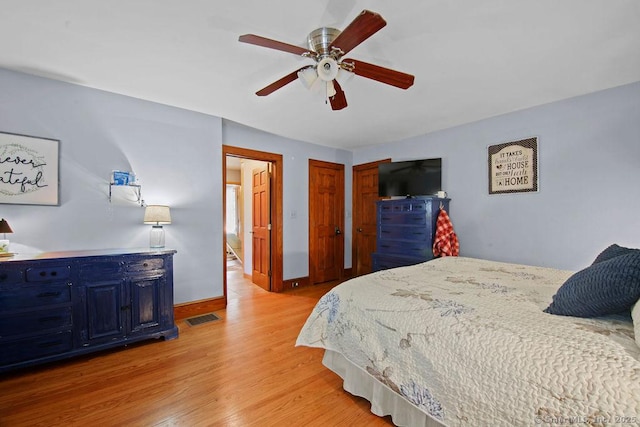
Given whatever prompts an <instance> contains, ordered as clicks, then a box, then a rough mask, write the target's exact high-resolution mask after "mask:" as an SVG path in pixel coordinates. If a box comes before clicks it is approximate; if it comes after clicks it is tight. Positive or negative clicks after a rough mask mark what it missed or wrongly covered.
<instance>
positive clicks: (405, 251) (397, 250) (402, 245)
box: [377, 240, 433, 258]
mask: <svg viewBox="0 0 640 427" xmlns="http://www.w3.org/2000/svg"><path fill="white" fill-rule="evenodd" d="M377 250H378V253H383V254H398V255H406V256H410V257H419V258H432V257H433V248H432V247H431V245H430V244H429V242H413V241H401V240H380V241H378V247H377Z"/></svg>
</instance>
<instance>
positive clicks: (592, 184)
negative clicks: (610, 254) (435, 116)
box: [354, 83, 640, 270]
mask: <svg viewBox="0 0 640 427" xmlns="http://www.w3.org/2000/svg"><path fill="white" fill-rule="evenodd" d="M487 102H490V100H487ZM531 136H537V137H538V147H539V177H540V179H539V191H538V192H537V193H519V194H499V195H489V194H488V189H487V186H488V184H487V147H488V146H489V145H494V144H499V143H504V142H509V141H515V140H520V139H524V138H528V137H531ZM387 157H392V158H393V160H408V159H416V158H428V157H442V158H443V169H444V170H443V187H444V188H443V189H444V190H446V191H447V192H448V193H449V196H450V197H451V198H452V202H451V207H450V209H451V218H452V222H453V225H454V227H455V229H456V232H457V234H458V237H459V239H460V244H461V254H462V255H465V256H472V257H480V258H488V259H493V260H500V261H507V262H517V263H524V264H533V265H543V266H550V267H556V268H563V269H570V270H576V269H580V268H583V267H584V266H585V265H587V264H589V263H590V262H591V261H593V258H594V257H595V256H596V255H597V254H598V253H599V252H600V251H601V250H602V249H604V248H605V247H606V246H607V245H609V244H611V243H618V244H620V245H627V246H631V247H640V83H634V84H630V85H626V86H622V87H618V88H614V89H610V90H606V91H601V92H596V93H592V94H589V95H585V96H580V97H576V98H572V99H568V100H564V101H561V102H556V103H552V104H547V105H543V106H539V107H535V108H530V109H527V110H523V111H519V112H514V113H510V114H505V115H502V116H499V117H493V118H490V119H486V120H482V121H479V122H475V123H470V124H466V125H463V126H458V127H455V128H451V129H446V130H443V131H439V132H434V133H430V134H427V135H422V136H419V137H415V138H410V139H407V140H403V141H398V142H393V143H387V144H383V145H379V146H375V147H368V148H362V149H358V150H355V152H354V164H361V163H366V162H369V161H373V160H377V159H382V158H387Z"/></svg>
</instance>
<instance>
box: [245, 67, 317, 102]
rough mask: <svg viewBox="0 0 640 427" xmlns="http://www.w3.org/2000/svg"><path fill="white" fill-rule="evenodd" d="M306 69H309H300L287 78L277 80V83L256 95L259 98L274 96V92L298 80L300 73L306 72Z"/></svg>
mask: <svg viewBox="0 0 640 427" xmlns="http://www.w3.org/2000/svg"><path fill="white" fill-rule="evenodd" d="M305 68H307V67H302V68H300V69H298V70H295V71H294V72H293V73H291V74H287V75H286V76H284V77H283V78H281V79H280V80H276V81H275V82H273V83H271V84H270V85H269V86H266V87H264V88H262V89H260V90H259V91H257V92H256V95H258V96H267V95H270V94H272V93H273V92H275V91H276V90H278V89H280V88H281V87H283V86H286V85H288V84H289V83H291V82H292V81H294V80H296V79H297V78H298V71H300V70H304V69H305Z"/></svg>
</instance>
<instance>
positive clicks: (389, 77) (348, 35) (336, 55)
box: [238, 10, 414, 110]
mask: <svg viewBox="0 0 640 427" xmlns="http://www.w3.org/2000/svg"><path fill="white" fill-rule="evenodd" d="M385 25H387V22H386V21H385V20H384V19H383V18H382V16H380V15H379V14H377V13H375V12H371V11H369V10H364V11H362V13H360V15H358V16H357V17H356V18H355V19H354V20H353V21H351V23H350V24H349V25H347V27H346V28H345V29H344V30H343V31H342V32H340V30H337V29H335V28H329V27H322V28H318V29H317V30H314V31H312V32H311V33H310V34H309V35H308V36H307V43H308V45H309V47H308V48H304V47H300V46H295V45H291V44H288V43H283V42H279V41H277V40H272V39H268V38H265V37H262V36H257V35H255V34H245V35H242V36H240V38H239V39H238V41H240V42H243V43H249V44H254V45H258V46H262V47H268V48H270V49H276V50H281V51H284V52H289V53H293V54H296V55H301V56H303V57H306V58H311V59H313V60H314V61H315V64H314V65H310V66H305V67H302V68H300V69H298V70H296V71H294V72H292V73H290V74H287V75H286V76H284V77H282V78H281V79H279V80H277V81H275V82H273V83H271V84H270V85H268V86H266V87H264V88H262V89H260V90H259V91H258V92H256V95H258V96H266V95H269V94H271V93H273V92H275V91H276V90H278V89H280V88H281V87H283V86H285V85H287V84H289V83H291V82H292V81H294V80H296V79H298V78H299V79H300V80H301V81H302V83H303V84H304V85H305V86H307V88H311V89H314V88H318V87H320V88H321V89H324V90H325V91H326V99H328V101H329V103H330V104H331V109H333V110H341V109H343V108H345V107H346V106H347V99H346V97H345V95H344V91H343V90H342V87H341V86H340V83H339V82H338V80H339V79H341V77H342V75H343V74H345V72H346V74H347V75H348V74H349V73H353V74H355V75H358V76H362V77H366V78H368V79H372V80H376V81H378V82H381V83H386V84H388V85H391V86H395V87H398V88H401V89H408V88H409V87H411V86H412V85H413V80H414V77H413V76H412V75H411V74H406V73H401V72H400V71H395V70H391V69H389V68H384V67H380V66H379V65H374V64H369V63H366V62H363V61H358V60H355V59H346V58H343V56H344V55H346V54H347V53H349V52H350V51H351V50H352V49H353V48H355V47H356V46H358V45H359V44H360V43H362V42H363V41H365V40H366V39H368V38H369V37H371V36H372V35H374V34H375V33H376V32H378V31H379V30H380V29H382V28H383V27H384V26H385ZM323 86H324V87H323Z"/></svg>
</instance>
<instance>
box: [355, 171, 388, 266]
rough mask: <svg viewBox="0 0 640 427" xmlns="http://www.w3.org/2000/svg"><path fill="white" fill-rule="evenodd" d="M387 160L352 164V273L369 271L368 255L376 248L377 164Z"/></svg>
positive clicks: (369, 260) (369, 261) (369, 258)
mask: <svg viewBox="0 0 640 427" xmlns="http://www.w3.org/2000/svg"><path fill="white" fill-rule="evenodd" d="M390 161H391V159H386V160H380V161H377V162H371V163H366V164H362V165H357V166H354V167H353V231H352V236H353V247H352V260H353V261H352V264H353V275H354V276H361V275H363V274H367V273H371V271H373V269H372V265H371V254H372V253H373V252H375V251H376V201H378V200H379V199H380V198H379V197H378V165H379V164H380V163H388V162H390Z"/></svg>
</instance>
